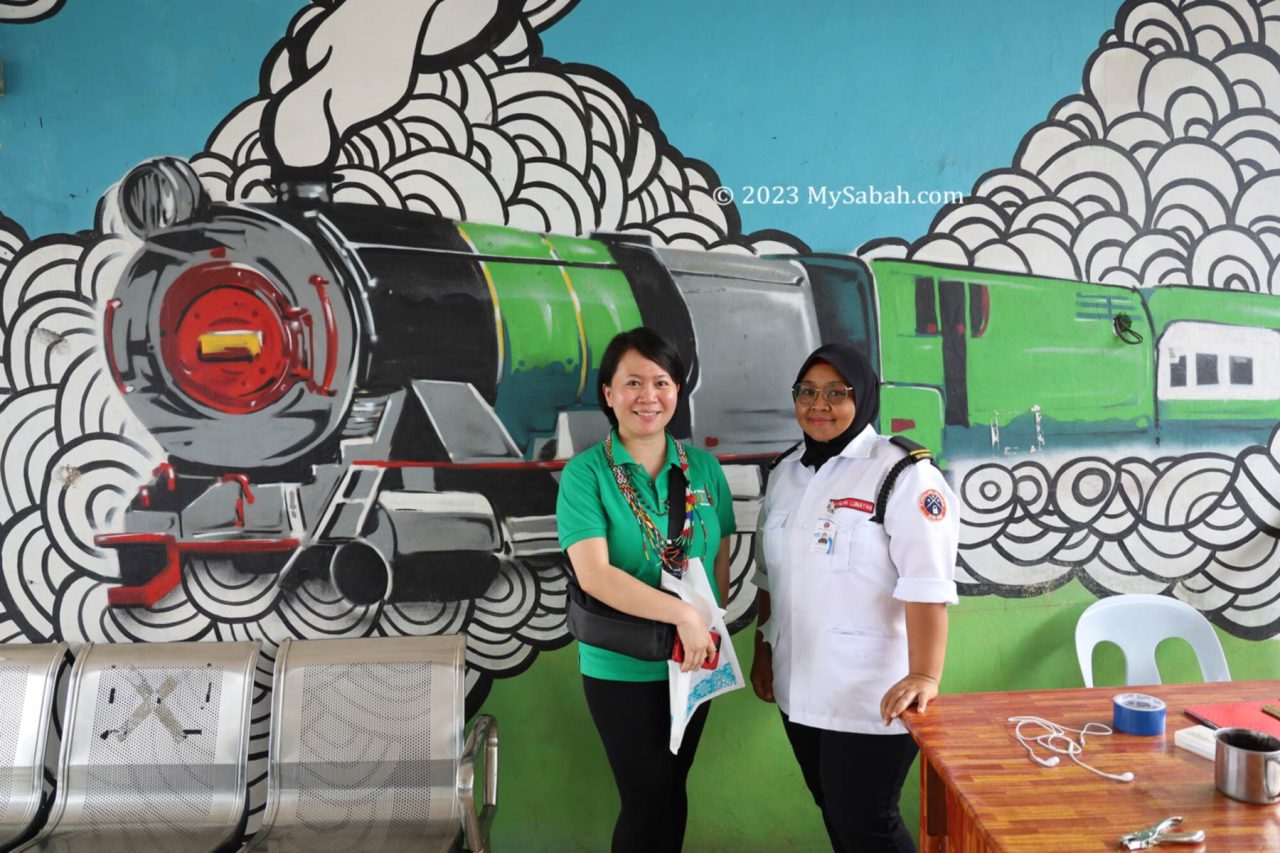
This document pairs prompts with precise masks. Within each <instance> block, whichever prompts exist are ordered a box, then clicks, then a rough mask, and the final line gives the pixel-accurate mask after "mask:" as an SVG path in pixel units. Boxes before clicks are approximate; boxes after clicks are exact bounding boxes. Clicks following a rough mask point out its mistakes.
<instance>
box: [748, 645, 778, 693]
mask: <svg viewBox="0 0 1280 853" xmlns="http://www.w3.org/2000/svg"><path fill="white" fill-rule="evenodd" d="M751 689H752V690H755V692H756V695H757V696H759V697H760V698H761V699H763V700H764V701H765V702H774V701H776V700H775V699H774V698H773V647H772V646H770V645H769V644H768V643H766V642H764V641H762V640H760V639H757V640H756V653H755V656H754V657H753V658H752V659H751Z"/></svg>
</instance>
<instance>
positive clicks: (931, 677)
mask: <svg viewBox="0 0 1280 853" xmlns="http://www.w3.org/2000/svg"><path fill="white" fill-rule="evenodd" d="M907 675H914V676H915V677H916V678H927V679H929V680H930V681H932V682H933V683H934V684H937V683H938V676H936V675H929V674H928V673H925V672H908V673H907Z"/></svg>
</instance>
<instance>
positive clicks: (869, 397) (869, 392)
mask: <svg viewBox="0 0 1280 853" xmlns="http://www.w3.org/2000/svg"><path fill="white" fill-rule="evenodd" d="M819 361H825V362H826V363H827V364H829V365H831V366H832V367H834V368H835V369H836V370H837V371H838V372H839V374H840V375H841V376H842V377H844V381H845V384H847V385H849V386H850V387H852V388H853V404H854V407H855V412H854V415H853V423H851V424H849V428H848V429H847V430H845V431H844V432H842V433H840V434H839V435H837V436H836V437H835V438H833V439H831V440H830V441H814V440H813V439H812V438H810V437H809V436H808V435H807V434H806V435H805V437H804V456H801V457H800V464H802V465H807V466H809V467H810V468H812V469H813V470H815V471H816V470H818V469H819V468H821V467H822V466H823V464H824V463H825V462H826V461H827V460H828V459H830V458H831V457H832V456H839V455H840V451H842V450H844V449H845V447H846V446H847V445H848V444H849V442H851V441H853V438H854V436H856V435H857V434H858V433H860V432H862V430H863V429H865V428H866V426H867V424H871V423H875V420H876V418H877V417H878V416H879V414H880V377H879V376H877V375H876V372H875V370H874V369H873V368H872V367H871V362H869V361H867V358H866V356H864V355H863V354H862V353H860V352H858V351H857V350H856V349H854V348H853V347H852V346H850V345H849V344H823V345H822V346H820V347H818V348H817V349H816V350H814V351H813V354H812V355H810V356H809V357H808V358H806V359H805V361H804V364H802V365H801V366H800V372H799V373H797V374H796V383H797V384H798V383H799V382H800V380H801V379H803V378H804V375H805V373H807V372H808V371H809V368H811V367H813V365H814V363H815V362H819Z"/></svg>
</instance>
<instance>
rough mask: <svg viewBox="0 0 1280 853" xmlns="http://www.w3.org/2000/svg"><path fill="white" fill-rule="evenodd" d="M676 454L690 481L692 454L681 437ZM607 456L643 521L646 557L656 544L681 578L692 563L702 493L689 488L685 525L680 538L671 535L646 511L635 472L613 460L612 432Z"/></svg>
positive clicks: (667, 567) (665, 566) (666, 564)
mask: <svg viewBox="0 0 1280 853" xmlns="http://www.w3.org/2000/svg"><path fill="white" fill-rule="evenodd" d="M676 457H677V458H678V459H679V460H680V470H681V471H683V472H684V476H685V482H686V483H688V482H689V457H688V455H687V454H686V453H685V450H684V445H683V444H681V443H680V442H678V441H677V442H676ZM604 458H605V461H606V462H608V463H609V468H610V470H611V471H613V481H614V482H615V483H617V484H618V491H619V492H621V493H622V497H623V498H624V499H625V500H626V502H627V506H629V507H631V513H632V515H634V516H635V517H636V521H637V522H639V523H640V532H641V537H640V541H641V543H642V544H643V546H644V557H645V559H646V560H647V559H649V549H650V547H652V548H653V550H654V552H655V553H656V554H657V555H658V560H659V562H661V563H662V568H663V569H664V570H666V571H668V572H670V573H671V574H672V575H674V576H675V577H677V578H682V577H684V572H685V569H686V568H688V566H689V546H690V544H692V542H693V508H694V507H695V506H697V504H698V496H697V495H696V494H695V493H694V491H693V489H691V488H688V487H686V488H685V495H684V528H683V529H682V530H681V531H680V538H679V539H667V537H666V536H664V535H663V534H662V532H661V531H660V530H658V526H657V525H656V524H654V523H653V519H652V518H651V517H650V516H649V513H648V512H646V511H645V509H644V506H643V505H642V503H641V500H640V493H639V492H638V491H637V490H636V486H635V483H634V482H633V481H632V480H631V472H629V471H628V470H627V468H626V466H625V465H619V464H618V463H616V462H614V461H613V433H612V432H610V433H609V437H608V438H606V439H605V440H604ZM671 500H672V496H671V495H670V494H668V495H667V505H668V506H670V504H671Z"/></svg>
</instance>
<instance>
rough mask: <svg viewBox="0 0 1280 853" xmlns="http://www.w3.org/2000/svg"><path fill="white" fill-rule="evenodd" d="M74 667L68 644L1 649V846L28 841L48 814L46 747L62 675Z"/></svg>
mask: <svg viewBox="0 0 1280 853" xmlns="http://www.w3.org/2000/svg"><path fill="white" fill-rule="evenodd" d="M70 662H71V658H70V656H69V655H68V654H67V644H66V643H47V644H39V645H25V644H16V643H14V644H5V645H0V847H5V846H6V845H10V844H13V843H14V842H17V841H19V840H21V839H23V838H24V837H27V836H29V835H30V834H31V833H32V831H33V830H34V829H35V827H36V822H37V818H42V817H44V816H45V815H46V814H47V810H48V805H49V801H50V798H51V797H52V795H53V785H52V777H51V776H48V775H47V774H46V773H45V766H46V763H45V755H46V747H47V745H48V744H49V743H50V738H49V735H50V729H51V727H52V723H53V717H54V698H55V695H56V693H57V687H58V676H59V673H61V672H62V670H63V667H65V666H67V665H69V664H70ZM55 740H56V738H55Z"/></svg>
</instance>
